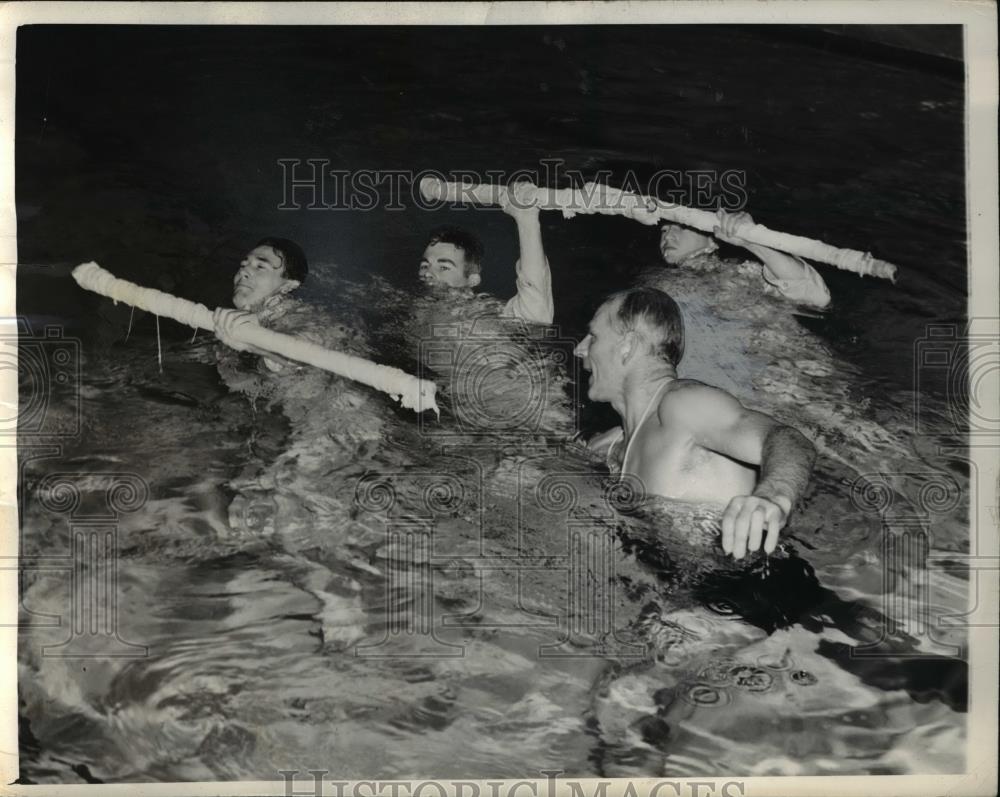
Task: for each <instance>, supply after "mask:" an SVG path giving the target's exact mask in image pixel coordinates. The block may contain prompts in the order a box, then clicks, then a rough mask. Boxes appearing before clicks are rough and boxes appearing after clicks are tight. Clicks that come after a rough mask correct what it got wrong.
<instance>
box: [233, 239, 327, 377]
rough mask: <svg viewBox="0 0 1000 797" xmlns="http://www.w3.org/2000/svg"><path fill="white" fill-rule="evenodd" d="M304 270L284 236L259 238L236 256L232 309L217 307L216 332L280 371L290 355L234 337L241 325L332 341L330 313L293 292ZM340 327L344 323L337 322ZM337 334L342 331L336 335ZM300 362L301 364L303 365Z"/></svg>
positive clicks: (296, 249) (295, 249) (301, 256)
mask: <svg viewBox="0 0 1000 797" xmlns="http://www.w3.org/2000/svg"><path fill="white" fill-rule="evenodd" d="M308 273H309V265H308V263H307V262H306V256H305V253H304V252H303V251H302V249H301V247H299V245H298V244H296V243H295V242H294V241H290V240H288V239H287V238H263V239H261V240H260V241H258V242H257V245H256V246H254V248H253V249H251V250H250V251H249V252H248V253H247V255H246V257H244V258H243V260H242V261H241V262H240V268H239V271H237V272H236V276H235V277H233V305H234V306H235V308H236V309H235V310H230V309H226V308H221V307H220V308H218V309H216V311H215V313H214V315H213V318H214V321H215V334H216V336H217V337H218V338H219V340H221V341H222V342H223V343H225V344H226V345H227V346H229V347H230V348H233V349H235V350H237V351H241V352H249V353H251V354H257V355H260V356H261V357H262V363H263V365H264V366H265V367H266V368H267V370H269V371H272V372H280V371H283V370H284V369H285V367H286V366H288V365H290V364H291V361H289V360H286V359H285V358H283V357H280V356H279V355H276V354H272V353H271V352H267V351H264V350H261V349H258V348H257V347H255V346H252V345H250V344H247V343H244V342H242V341H240V340H239V339H238V332H237V331H238V330H239V329H240V328H242V327H245V326H264V327H267V328H268V329H273V330H275V331H277V332H284V333H287V334H292V335H296V336H297V337H301V338H305V339H306V340H311V341H312V342H314V343H319V344H321V345H331V343H332V341H331V340H327V338H328V337H329V334H328V333H330V332H332V331H335V330H333V329H331V328H330V321H329V319H323V318H320V314H319V312H318V310H315V309H313V308H310V307H308V306H307V305H305V304H303V303H302V302H300V301H298V300H297V299H295V298H293V297H292V295H291V294H292V292H293V291H294V290H295V289H296V288H298V287H299V286H300V285H301V284H302V283H303V282H304V281H305V279H306V276H307V275H308ZM337 328H338V330H339V331H341V332H343V331H344V330H343V328H342V327H340V326H339V325H337ZM339 337H342V336H339ZM303 367H304V366H303Z"/></svg>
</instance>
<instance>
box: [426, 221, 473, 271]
mask: <svg viewBox="0 0 1000 797" xmlns="http://www.w3.org/2000/svg"><path fill="white" fill-rule="evenodd" d="M433 244H451V245H452V246H454V247H455V248H456V249H461V250H462V251H463V252H464V253H465V275H466V276H467V277H468V276H471V275H472V274H480V273H482V270H483V242H482V241H480V240H479V239H478V238H477V237H476V236H475V235H473V234H472V233H471V232H468V231H466V230H463V229H462V228H461V227H438V228H437V229H434V230H431V234H430V237H428V239H427V243H426V244H425V245H424V248H425V249H426V248H427V247H428V246H432V245H433Z"/></svg>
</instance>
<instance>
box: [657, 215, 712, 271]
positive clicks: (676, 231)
mask: <svg viewBox="0 0 1000 797" xmlns="http://www.w3.org/2000/svg"><path fill="white" fill-rule="evenodd" d="M711 240H712V239H711V238H709V237H708V236H707V235H702V234H701V233H700V232H698V231H697V230H692V229H691V228H690V227H683V226H681V225H680V224H664V225H663V228H662V229H661V230H660V254H662V255H663V259H664V260H665V261H666V262H667V263H669V264H670V265H672V266H676V265H677V264H678V263H681V262H682V261H684V259H685V258H688V257H690V256H691V255H693V254H694V253H695V252H698V251H701V250H702V249H704V248H705V247H706V246H708V245H709V244H710V242H711Z"/></svg>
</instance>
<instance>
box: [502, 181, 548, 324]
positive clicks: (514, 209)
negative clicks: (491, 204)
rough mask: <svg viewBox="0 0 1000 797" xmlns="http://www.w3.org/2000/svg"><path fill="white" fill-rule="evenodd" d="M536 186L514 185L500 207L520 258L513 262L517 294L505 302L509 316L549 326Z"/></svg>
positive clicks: (543, 252) (546, 262)
mask: <svg viewBox="0 0 1000 797" xmlns="http://www.w3.org/2000/svg"><path fill="white" fill-rule="evenodd" d="M537 190H538V189H537V187H536V186H535V185H534V184H532V183H529V182H520V183H515V184H514V185H513V186H511V188H510V189H509V192H508V194H509V195H508V197H507V198H506V201H505V202H504V205H503V210H504V213H506V214H507V215H508V216H510V217H511V218H513V219H514V221H515V223H516V224H517V238H518V245H519V248H520V258H519V259H518V261H517V295H516V296H515V297H514V298H513V299H511V300H510V302H508V303H507V308H508V311H509V313H510V314H511V315H514V316H516V317H518V318H523V319H524V320H525V321H531V322H534V323H538V324H551V323H552V318H553V316H554V308H553V302H552V275H551V273H550V271H549V261H548V259H547V258H546V257H545V250H544V249H543V247H542V226H541V224H540V223H539V218H538V217H539V208H538V204H537V203H536V202H535V194H536V192H537Z"/></svg>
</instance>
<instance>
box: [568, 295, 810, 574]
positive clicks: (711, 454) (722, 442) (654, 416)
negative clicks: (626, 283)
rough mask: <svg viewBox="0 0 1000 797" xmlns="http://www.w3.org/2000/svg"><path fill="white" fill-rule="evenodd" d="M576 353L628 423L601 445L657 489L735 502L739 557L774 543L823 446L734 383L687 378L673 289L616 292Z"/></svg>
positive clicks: (614, 462) (725, 521)
mask: <svg viewBox="0 0 1000 797" xmlns="http://www.w3.org/2000/svg"><path fill="white" fill-rule="evenodd" d="M575 354H576V356H577V357H580V358H581V359H582V360H583V367H584V369H585V370H587V371H589V372H590V381H589V388H588V393H587V395H588V397H589V398H590V399H591V400H592V401H605V402H610V403H611V406H612V407H614V409H615V410H616V411H617V412H618V414H619V415H620V416H621V418H622V422H623V427H624V428H622V427H616V428H615V429H613V430H611V432H606V433H604V434H602V435H599V436H598V437H596V438H594V439H593V440H592V441H591V442H590V444H589V445H590V447H591V448H592V449H593V450H595V451H597V452H599V453H603V454H606V455H607V458H608V462H609V465H611V466H612V467H615V466H617V467H618V468H619V469H620V472H621V473H622V474H623V475H631V476H635V477H637V478H638V479H640V480H641V482H642V484H643V485H644V488H645V491H646V493H647V494H653V495H662V496H665V497H667V498H672V499H676V500H680V501H691V502H706V503H711V504H718V505H720V506H721V505H725V506H726V509H725V512H724V513H723V516H722V547H723V550H724V551H725V552H726V553H731V554H732V555H733V556H734V557H735V558H736V559H740V558H742V557H743V555H744V554H746V553H747V552H748V551H755V550H757V549H758V548H760V547H761V543H763V547H764V550H765V551H767V552H770V551H773V550H774V547H775V545H776V544H777V541H778V532H779V531H780V529H781V528H782V527H783V526H784V525H785V522H786V521H787V519H788V515H789V513H790V512H791V510H792V507H793V506H794V505H795V504H796V502H797V501H798V499H799V497H800V496H801V495H802V493H803V491H804V490H805V487H806V485H807V483H808V480H809V474H810V472H811V470H812V465H813V462H814V460H815V456H816V450H815V448H814V446H813V445H812V443H810V442H809V441H808V440H806V438H805V437H803V436H802V435H801V434H800V433H799V432H797V431H796V430H795V429H792V428H791V427H789V426H784V425H782V424H780V423H778V422H777V421H776V420H774V419H773V418H771V417H770V416H768V415H764V414H763V413H760V412H755V411H753V410H749V409H747V408H746V407H744V406H743V405H742V404H740V403H739V401H737V400H736V399H735V398H734V397H733V396H731V395H730V394H729V393H727V392H725V391H724V390H720V389H718V388H715V387H710V386H709V385H706V384H704V383H702V382H697V381H695V380H691V379H681V378H678V376H677V370H676V368H677V363H678V362H680V359H681V357H682V356H683V354H684V325H683V321H682V319H681V314H680V308H679V307H678V306H677V303H676V302H675V301H674V300H673V299H671V298H670V296H668V295H667V294H666V293H664V292H663V291H660V290H657V289H656V288H651V287H640V288H632V289H630V290H627V291H623V292H621V293H617V294H613V295H612V296H611V297H609V298H608V299H607V300H605V302H604V303H603V304H602V305H601V307H600V308H599V309H598V311H597V313H596V314H595V315H594V318H593V320H591V322H590V325H589V331H588V334H587V336H586V337H585V338H584V339H583V340H582V341H581V342H580V344H579V345H578V346H577V348H576V351H575ZM755 469H756V470H759V478H758V474H757V473H755ZM765 533H766V536H765Z"/></svg>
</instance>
